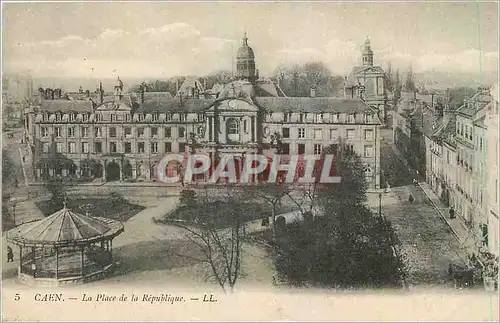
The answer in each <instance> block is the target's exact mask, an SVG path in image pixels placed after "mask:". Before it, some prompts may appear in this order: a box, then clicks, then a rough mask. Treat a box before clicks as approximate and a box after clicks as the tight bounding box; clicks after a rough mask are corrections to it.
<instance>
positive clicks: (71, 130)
mask: <svg viewBox="0 0 500 323" xmlns="http://www.w3.org/2000/svg"><path fill="white" fill-rule="evenodd" d="M74 136H75V127H69V128H68V137H70V138H72V137H74Z"/></svg>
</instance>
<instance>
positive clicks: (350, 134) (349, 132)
mask: <svg viewBox="0 0 500 323" xmlns="http://www.w3.org/2000/svg"><path fill="white" fill-rule="evenodd" d="M346 137H347V139H354V129H347V130H346Z"/></svg>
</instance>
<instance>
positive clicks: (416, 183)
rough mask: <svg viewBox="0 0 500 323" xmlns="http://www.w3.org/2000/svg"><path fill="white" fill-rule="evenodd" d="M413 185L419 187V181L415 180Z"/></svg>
mask: <svg viewBox="0 0 500 323" xmlns="http://www.w3.org/2000/svg"><path fill="white" fill-rule="evenodd" d="M413 185H415V186H417V185H418V181H417V180H416V179H415V178H414V179H413Z"/></svg>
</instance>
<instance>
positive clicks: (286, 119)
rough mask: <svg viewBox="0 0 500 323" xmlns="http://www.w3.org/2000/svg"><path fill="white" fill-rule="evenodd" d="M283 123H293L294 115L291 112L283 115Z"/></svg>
mask: <svg viewBox="0 0 500 323" xmlns="http://www.w3.org/2000/svg"><path fill="white" fill-rule="evenodd" d="M283 121H284V122H290V121H292V113H290V112H285V113H284V114H283Z"/></svg>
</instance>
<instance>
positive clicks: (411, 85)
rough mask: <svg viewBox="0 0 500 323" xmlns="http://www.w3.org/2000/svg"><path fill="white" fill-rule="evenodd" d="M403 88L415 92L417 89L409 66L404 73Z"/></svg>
mask: <svg viewBox="0 0 500 323" xmlns="http://www.w3.org/2000/svg"><path fill="white" fill-rule="evenodd" d="M403 89H404V91H406V92H415V91H416V90H417V87H416V86H415V80H414V79H413V70H412V68H411V66H410V69H409V70H408V73H407V74H406V80H405V83H404V86H403Z"/></svg>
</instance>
